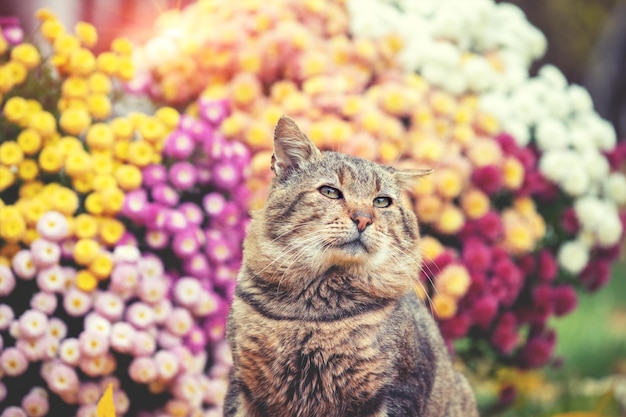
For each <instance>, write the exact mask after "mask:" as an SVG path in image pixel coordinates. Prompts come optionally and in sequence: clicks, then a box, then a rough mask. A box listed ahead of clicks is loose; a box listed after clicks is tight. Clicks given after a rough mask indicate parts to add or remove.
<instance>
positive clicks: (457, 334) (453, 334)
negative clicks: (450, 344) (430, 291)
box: [439, 314, 472, 340]
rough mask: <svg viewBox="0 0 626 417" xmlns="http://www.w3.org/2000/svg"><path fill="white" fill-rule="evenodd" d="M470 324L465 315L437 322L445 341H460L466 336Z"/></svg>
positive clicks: (468, 318)
mask: <svg viewBox="0 0 626 417" xmlns="http://www.w3.org/2000/svg"><path fill="white" fill-rule="evenodd" d="M471 325H472V322H471V320H470V317H469V316H468V315H467V314H457V315H456V316H454V317H451V318H449V319H447V320H443V321H441V322H439V329H440V330H441V335H442V336H443V338H444V339H446V340H454V339H460V338H462V337H464V336H465V335H466V334H467V331H468V330H469V328H470V326H471Z"/></svg>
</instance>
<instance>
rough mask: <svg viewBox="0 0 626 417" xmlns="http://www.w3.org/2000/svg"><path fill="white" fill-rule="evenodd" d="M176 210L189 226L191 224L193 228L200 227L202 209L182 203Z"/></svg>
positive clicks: (202, 217) (202, 219) (192, 204)
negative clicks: (181, 214)
mask: <svg viewBox="0 0 626 417" xmlns="http://www.w3.org/2000/svg"><path fill="white" fill-rule="evenodd" d="M178 210H180V211H181V212H182V213H183V215H184V216H185V218H186V219H187V222H189V224H192V225H194V226H201V225H202V222H203V221H204V215H203V213H202V209H201V208H200V207H199V206H198V205H197V204H195V203H191V202H188V203H182V204H181V205H180V206H178Z"/></svg>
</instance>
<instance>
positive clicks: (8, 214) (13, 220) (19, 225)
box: [0, 206, 26, 242]
mask: <svg viewBox="0 0 626 417" xmlns="http://www.w3.org/2000/svg"><path fill="white" fill-rule="evenodd" d="M0 223H1V224H2V227H0V238H2V239H4V240H5V241H7V242H18V241H19V240H20V239H21V238H22V236H24V233H26V222H25V221H24V217H22V214H21V213H20V211H19V209H18V208H17V207H15V206H6V207H3V208H2V210H0Z"/></svg>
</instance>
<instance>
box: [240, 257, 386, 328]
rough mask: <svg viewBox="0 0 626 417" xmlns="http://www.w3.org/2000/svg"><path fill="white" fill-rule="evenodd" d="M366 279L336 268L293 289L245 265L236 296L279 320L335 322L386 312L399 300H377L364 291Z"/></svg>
mask: <svg viewBox="0 0 626 417" xmlns="http://www.w3.org/2000/svg"><path fill="white" fill-rule="evenodd" d="M365 279H366V278H365ZM363 280H364V277H363V276H359V277H355V276H353V275H352V274H350V273H349V271H348V270H346V269H343V268H340V267H332V268H330V269H328V270H326V271H324V272H323V273H321V274H318V275H316V276H303V277H301V279H300V280H298V285H293V280H291V282H292V284H291V285H290V286H288V285H286V284H284V283H283V284H282V285H281V283H280V282H276V281H274V280H266V279H264V278H263V277H262V276H260V275H257V274H255V272H254V271H253V270H252V269H251V268H249V267H247V266H246V265H244V267H243V268H242V271H241V274H240V277H239V285H238V287H237V293H236V295H237V296H238V297H239V298H241V299H242V300H243V301H245V302H246V303H248V304H249V305H251V306H252V307H253V308H255V309H256V310H257V311H259V312H260V313H262V314H263V315H264V316H266V317H268V318H270V319H275V320H307V321H325V322H326V321H335V320H341V319H344V318H348V317H353V316H355V315H359V314H363V313H366V312H369V311H374V310H377V309H381V308H384V307H386V306H389V305H390V304H392V303H394V302H395V301H396V298H395V297H393V298H392V297H376V296H374V295H373V294H372V293H371V292H368V291H365V290H364V288H363Z"/></svg>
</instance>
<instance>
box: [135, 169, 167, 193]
mask: <svg viewBox="0 0 626 417" xmlns="http://www.w3.org/2000/svg"><path fill="white" fill-rule="evenodd" d="M141 174H142V176H143V185H144V186H146V187H149V188H152V187H154V186H155V185H157V184H164V183H165V182H166V181H167V169H166V168H165V167H164V166H163V165H161V164H152V165H148V166H147V167H145V168H144V169H143V170H142V171H141Z"/></svg>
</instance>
